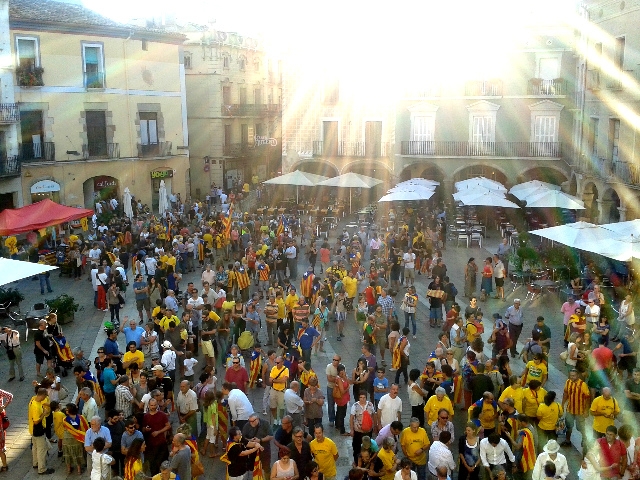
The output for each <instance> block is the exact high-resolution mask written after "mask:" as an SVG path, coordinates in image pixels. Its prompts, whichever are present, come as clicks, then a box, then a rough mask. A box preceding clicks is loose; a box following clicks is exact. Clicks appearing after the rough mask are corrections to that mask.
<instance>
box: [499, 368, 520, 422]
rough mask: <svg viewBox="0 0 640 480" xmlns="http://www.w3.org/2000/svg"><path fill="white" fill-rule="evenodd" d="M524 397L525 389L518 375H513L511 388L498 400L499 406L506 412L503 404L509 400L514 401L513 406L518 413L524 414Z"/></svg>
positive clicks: (510, 381) (504, 391)
mask: <svg viewBox="0 0 640 480" xmlns="http://www.w3.org/2000/svg"><path fill="white" fill-rule="evenodd" d="M523 396H524V389H523V388H522V385H521V384H520V379H519V378H518V377H517V376H516V375H511V377H510V378H509V386H508V387H507V388H505V389H504V390H503V391H502V394H501V395H500V398H499V399H498V405H499V406H500V408H501V409H502V410H506V408H505V407H504V405H503V403H504V401H505V400H506V399H507V398H511V399H513V406H514V408H515V409H516V410H517V411H518V413H523V410H522V397H523Z"/></svg>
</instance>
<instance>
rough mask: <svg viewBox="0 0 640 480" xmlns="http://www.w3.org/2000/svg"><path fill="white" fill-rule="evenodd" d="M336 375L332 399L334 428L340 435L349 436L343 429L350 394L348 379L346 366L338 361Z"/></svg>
mask: <svg viewBox="0 0 640 480" xmlns="http://www.w3.org/2000/svg"><path fill="white" fill-rule="evenodd" d="M337 371H338V376H337V377H336V383H335V387H333V399H334V401H335V403H336V423H335V425H336V428H337V429H338V430H339V431H340V435H342V436H349V435H350V434H348V433H347V432H346V430H345V429H344V420H345V417H346V416H347V407H348V405H349V400H350V399H351V396H350V395H349V383H350V382H349V379H348V378H347V371H346V367H345V366H344V365H343V364H342V363H340V364H339V365H338V367H337Z"/></svg>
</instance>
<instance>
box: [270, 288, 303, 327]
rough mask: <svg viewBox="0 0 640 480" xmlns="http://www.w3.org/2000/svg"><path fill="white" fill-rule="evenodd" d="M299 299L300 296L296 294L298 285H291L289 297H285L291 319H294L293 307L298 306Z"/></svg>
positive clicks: (286, 307)
mask: <svg viewBox="0 0 640 480" xmlns="http://www.w3.org/2000/svg"><path fill="white" fill-rule="evenodd" d="M276 301H277V300H276ZM298 301H300V298H299V297H298V295H297V294H296V287H291V288H290V289H289V294H288V295H287V298H285V300H284V306H285V310H286V315H287V318H289V317H291V318H289V321H291V320H292V319H293V307H295V306H296V304H297V303H298Z"/></svg>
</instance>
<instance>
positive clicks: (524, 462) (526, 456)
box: [518, 428, 536, 472]
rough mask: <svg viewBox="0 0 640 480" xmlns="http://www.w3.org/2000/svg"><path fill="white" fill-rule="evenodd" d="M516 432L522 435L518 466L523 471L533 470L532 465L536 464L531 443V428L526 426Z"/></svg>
mask: <svg viewBox="0 0 640 480" xmlns="http://www.w3.org/2000/svg"><path fill="white" fill-rule="evenodd" d="M518 434H519V435H522V436H523V439H522V458H521V459H520V467H521V468H522V471H523V472H528V471H529V470H533V467H534V466H535V464H536V449H535V447H534V443H533V435H532V434H531V430H529V429H528V428H523V429H522V430H520V431H519V432H518Z"/></svg>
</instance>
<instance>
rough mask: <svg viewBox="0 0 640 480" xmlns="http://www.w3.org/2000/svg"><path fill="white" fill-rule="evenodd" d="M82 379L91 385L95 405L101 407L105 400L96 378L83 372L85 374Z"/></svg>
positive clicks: (89, 373)
mask: <svg viewBox="0 0 640 480" xmlns="http://www.w3.org/2000/svg"><path fill="white" fill-rule="evenodd" d="M82 379H83V380H85V381H86V382H89V383H90V384H91V390H93V398H94V400H95V401H96V404H97V405H98V406H99V407H101V406H102V405H103V404H104V402H105V398H104V393H103V392H102V388H100V384H99V383H98V380H97V379H96V377H94V376H93V373H91V372H85V374H84V375H83V376H82Z"/></svg>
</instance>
